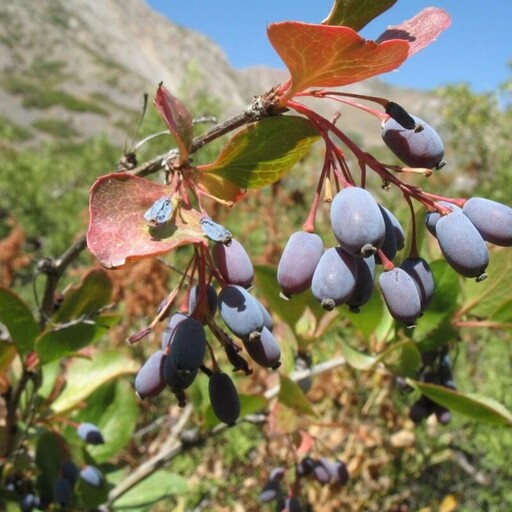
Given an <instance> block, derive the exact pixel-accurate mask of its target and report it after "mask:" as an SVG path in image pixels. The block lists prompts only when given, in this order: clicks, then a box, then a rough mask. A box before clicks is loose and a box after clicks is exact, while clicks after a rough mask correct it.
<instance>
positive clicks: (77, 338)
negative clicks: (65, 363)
mask: <svg viewBox="0 0 512 512" xmlns="http://www.w3.org/2000/svg"><path fill="white" fill-rule="evenodd" d="M119 319H120V316H119V315H117V314H115V315H101V316H97V317H95V319H94V320H88V321H84V322H79V323H72V324H68V325H65V326H64V327H58V326H57V327H54V328H52V329H51V330H48V331H46V332H44V333H43V334H41V336H39V338H37V340H36V345H35V348H36V351H37V354H38V355H39V359H40V360H41V362H42V363H43V364H44V363H49V362H50V361H55V360H56V359H61V358H63V357H66V356H69V355H71V354H74V353H75V352H77V351H78V350H80V349H81V348H83V347H86V346H87V345H90V344H91V343H94V342H95V341H97V340H98V339H99V338H100V337H101V336H102V335H103V334H105V333H106V332H107V330H108V329H109V328H110V327H111V326H112V325H114V324H116V323H117V322H118V321H119Z"/></svg>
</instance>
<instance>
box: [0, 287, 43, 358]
mask: <svg viewBox="0 0 512 512" xmlns="http://www.w3.org/2000/svg"><path fill="white" fill-rule="evenodd" d="M0 322H2V323H3V324H4V325H5V327H7V330H8V331H9V336H10V337H11V339H12V341H13V343H14V344H15V345H16V348H17V349H18V352H19V353H20V354H26V353H27V352H30V351H32V350H33V349H34V340H35V339H36V336H37V335H38V334H39V328H38V326H37V322H36V321H35V319H34V316H33V315H32V312H31V311H30V309H29V307H28V306H27V304H26V303H25V302H23V301H22V300H21V299H20V298H19V297H18V295H16V294H15V293H14V292H12V291H11V290H8V289H7V288H2V287H0Z"/></svg>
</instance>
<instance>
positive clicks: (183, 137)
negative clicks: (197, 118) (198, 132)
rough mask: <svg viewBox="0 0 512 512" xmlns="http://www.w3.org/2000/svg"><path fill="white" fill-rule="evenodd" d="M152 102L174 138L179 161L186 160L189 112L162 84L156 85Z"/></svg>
mask: <svg viewBox="0 0 512 512" xmlns="http://www.w3.org/2000/svg"><path fill="white" fill-rule="evenodd" d="M153 103H154V105H155V107H156V109H157V110H158V112H159V113H160V115H161V116H162V118H163V120H164V121H165V124H166V125H167V127H168V128H169V130H170V132H171V133H172V135H173V136H174V139H175V140H176V144H177V145H178V149H179V152H180V163H184V162H186V161H187V159H188V155H189V152H190V147H191V145H192V138H193V129H192V126H193V125H192V116H191V114H190V112H189V111H188V110H187V108H186V107H185V105H183V103H181V101H179V100H178V99H177V98H175V97H174V96H173V95H172V94H171V93H170V92H169V91H168V90H167V89H166V88H165V87H164V86H163V85H162V84H160V86H159V87H158V90H157V92H156V95H155V99H154V101H153Z"/></svg>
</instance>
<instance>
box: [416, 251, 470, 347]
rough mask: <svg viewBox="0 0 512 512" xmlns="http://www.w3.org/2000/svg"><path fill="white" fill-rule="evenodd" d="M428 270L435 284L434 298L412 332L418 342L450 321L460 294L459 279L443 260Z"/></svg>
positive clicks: (436, 262) (433, 264) (434, 262)
mask: <svg viewBox="0 0 512 512" xmlns="http://www.w3.org/2000/svg"><path fill="white" fill-rule="evenodd" d="M430 268H431V270H432V274H433V276H434V283H435V289H434V298H433V299H432V303H431V304H430V305H429V307H428V308H427V309H426V311H425V312H424V313H423V315H422V316H421V317H420V318H419V319H418V323H417V325H416V327H415V328H414V330H413V337H414V339H415V340H418V341H420V340H425V339H427V338H429V337H431V336H432V334H433V333H434V331H436V330H437V329H439V328H441V327H443V326H444V325H445V324H446V323H449V322H450V321H451V318H452V316H453V314H454V312H455V311H456V309H457V303H458V297H459V294H460V277H459V275H458V274H457V273H456V272H455V271H454V270H453V269H452V268H451V267H450V265H448V263H446V261H445V260H437V261H433V262H432V263H431V264H430ZM447 341H448V340H447Z"/></svg>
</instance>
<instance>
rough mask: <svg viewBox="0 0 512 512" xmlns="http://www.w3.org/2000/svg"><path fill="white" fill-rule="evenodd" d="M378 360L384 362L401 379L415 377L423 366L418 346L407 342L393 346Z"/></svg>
mask: <svg viewBox="0 0 512 512" xmlns="http://www.w3.org/2000/svg"><path fill="white" fill-rule="evenodd" d="M378 360H379V361H381V362H383V363H384V364H385V365H386V367H387V368H388V370H389V371H391V372H392V373H393V374H394V375H399V376H400V377H415V376H416V372H417V370H418V368H419V367H420V365H421V353H420V351H419V350H418V347H417V346H416V344H415V343H414V342H412V341H409V340H405V341H401V342H399V343H395V344H393V345H392V346H391V347H390V348H388V349H387V350H386V351H385V352H384V353H383V354H381V355H379V357H378Z"/></svg>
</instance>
